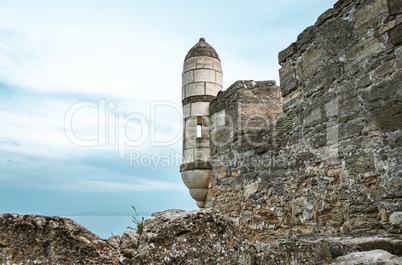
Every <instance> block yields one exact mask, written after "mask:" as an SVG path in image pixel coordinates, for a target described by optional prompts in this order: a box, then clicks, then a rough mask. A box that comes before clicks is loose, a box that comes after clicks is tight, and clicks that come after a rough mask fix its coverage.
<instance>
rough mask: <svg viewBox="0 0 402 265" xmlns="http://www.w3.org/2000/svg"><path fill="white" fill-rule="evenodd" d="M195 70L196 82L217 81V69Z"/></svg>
mask: <svg viewBox="0 0 402 265" xmlns="http://www.w3.org/2000/svg"><path fill="white" fill-rule="evenodd" d="M193 71H194V82H216V78H215V73H216V71H215V70H210V69H196V70H193Z"/></svg>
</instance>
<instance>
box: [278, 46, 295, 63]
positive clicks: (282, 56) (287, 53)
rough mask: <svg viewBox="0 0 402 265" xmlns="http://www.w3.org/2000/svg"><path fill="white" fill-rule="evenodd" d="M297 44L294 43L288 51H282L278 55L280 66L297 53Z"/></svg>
mask: <svg viewBox="0 0 402 265" xmlns="http://www.w3.org/2000/svg"><path fill="white" fill-rule="evenodd" d="M296 49H297V47H296V43H295V42H293V43H292V44H290V45H289V47H287V48H286V49H284V50H282V51H280V52H279V54H278V62H279V64H282V63H284V62H285V61H286V59H287V58H289V57H290V56H291V55H292V54H293V53H294V52H295V51H296Z"/></svg>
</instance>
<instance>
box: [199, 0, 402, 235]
mask: <svg viewBox="0 0 402 265" xmlns="http://www.w3.org/2000/svg"><path fill="white" fill-rule="evenodd" d="M401 43H402V2H401V1H400V0H361V1H357V0H356V1H351V0H340V1H338V2H337V3H336V4H335V5H334V7H333V8H332V9H329V10H328V11H326V12H325V13H324V14H322V15H321V16H320V17H319V18H318V20H317V22H316V23H315V25H313V26H311V27H308V28H307V29H306V30H304V31H303V32H302V33H301V34H300V35H299V36H298V38H297V41H296V42H294V43H292V44H291V45H290V46H289V47H288V48H286V49H285V50H283V51H282V52H280V53H279V63H280V65H281V69H280V84H281V87H280V88H279V87H278V86H276V85H275V82H274V81H261V82H254V81H238V82H236V83H235V84H233V85H232V86H231V87H230V88H229V89H227V90H225V91H223V92H221V93H219V94H218V96H217V97H216V98H215V99H214V100H212V101H211V102H210V110H209V117H210V124H209V126H210V128H209V129H210V138H211V139H210V144H211V145H210V148H211V152H210V155H211V156H210V163H211V177H210V179H209V186H208V192H207V195H206V199H205V207H206V208H213V209H215V210H218V211H220V212H222V213H224V214H225V215H227V216H230V217H231V218H233V219H234V220H236V221H237V222H238V223H239V224H240V225H241V226H243V227H244V228H245V229H246V230H247V231H248V232H249V234H250V235H254V236H255V238H260V239H276V238H283V237H284V236H287V235H288V233H289V230H291V231H293V233H312V232H317V233H324V234H337V233H342V232H347V231H360V230H372V231H376V230H388V231H397V230H396V226H394V225H393V223H394V224H395V222H398V220H399V219H401V218H402V70H401V66H402V47H401ZM282 110H283V113H282ZM208 162H209V161H208ZM398 218H399V219H398ZM399 221H400V220H399ZM399 231H400V230H399Z"/></svg>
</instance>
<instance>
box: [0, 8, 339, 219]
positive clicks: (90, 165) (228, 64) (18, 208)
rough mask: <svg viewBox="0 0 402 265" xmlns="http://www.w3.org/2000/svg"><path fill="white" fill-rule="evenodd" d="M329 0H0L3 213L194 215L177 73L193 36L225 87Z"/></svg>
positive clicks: (270, 69)
mask: <svg viewBox="0 0 402 265" xmlns="http://www.w3.org/2000/svg"><path fill="white" fill-rule="evenodd" d="M334 3H335V1H334V0H331V1H322V0H304V1H296V0H293V1H290V0H269V1H267V0H264V1H236V0H231V1H226V0H224V1H208V0H206V1H189V0H186V1H153V0H151V1H128V0H118V1H106V0H96V1H95V0H69V1H53V0H48V1H45V0H37V1H29V0H25V1H24V0H9V1H8V0H0V213H6V212H12V213H24V214H28V213H29V214H49V215H68V214H77V213H104V214H108V213H121V212H125V213H126V212H131V206H135V207H136V209H137V210H138V211H139V212H156V211H162V210H166V209H172V208H175V209H184V210H192V209H196V205H195V201H194V200H193V199H192V198H191V197H190V195H189V193H188V190H187V188H186V187H185V186H184V184H183V183H182V180H181V176H180V172H179V166H180V163H181V159H180V158H181V143H182V138H181V133H182V132H181V126H182V124H181V123H182V121H181V120H182V116H181V115H182V114H181V71H182V66H183V60H184V57H185V55H186V54H187V52H188V50H189V49H190V48H191V47H192V46H193V45H195V44H196V43H197V42H198V40H199V38H200V37H204V38H205V39H206V41H207V42H208V43H209V44H210V45H212V46H213V47H214V48H215V50H216V51H217V53H218V54H219V56H220V58H221V61H222V68H223V79H224V81H223V83H224V88H227V87H229V86H230V85H231V84H232V83H234V82H235V81H237V80H276V81H277V83H278V84H279V75H278V70H279V65H278V60H277V58H278V52H279V51H281V50H283V49H285V48H286V47H288V46H289V45H290V44H291V43H292V42H294V41H295V40H296V39H297V36H298V34H299V33H301V32H302V31H303V30H304V29H305V28H306V27H308V26H310V25H312V24H314V23H315V21H316V20H317V18H318V16H319V15H320V14H322V13H323V12H324V11H325V10H327V9H329V8H331V7H332V5H333V4H334Z"/></svg>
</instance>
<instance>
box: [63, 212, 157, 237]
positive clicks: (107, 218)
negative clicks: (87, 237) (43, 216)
mask: <svg viewBox="0 0 402 265" xmlns="http://www.w3.org/2000/svg"><path fill="white" fill-rule="evenodd" d="M61 217H65V218H70V219H72V220H74V221H76V222H77V223H79V224H80V225H82V226H84V227H85V228H87V229H88V230H90V231H91V232H93V233H95V234H96V235H98V236H99V237H101V238H103V239H107V238H108V237H110V236H111V235H120V236H122V235H123V233H124V231H126V230H129V229H128V228H127V227H128V226H132V227H134V223H133V222H132V220H133V218H132V217H131V215H89V216H85V215H84V216H81V215H73V216H71V215H70V216H69V215H63V216H61ZM138 217H139V220H141V217H144V219H148V218H149V217H151V216H150V215H139V216H138Z"/></svg>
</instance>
